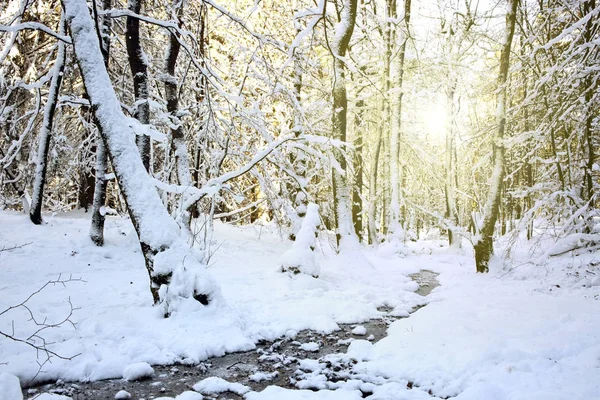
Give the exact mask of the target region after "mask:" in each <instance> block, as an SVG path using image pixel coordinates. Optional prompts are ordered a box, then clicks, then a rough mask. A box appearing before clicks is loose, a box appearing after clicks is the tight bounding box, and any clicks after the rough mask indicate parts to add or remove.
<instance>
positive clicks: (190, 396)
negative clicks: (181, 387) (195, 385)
mask: <svg viewBox="0 0 600 400" xmlns="http://www.w3.org/2000/svg"><path fill="white" fill-rule="evenodd" d="M203 398H204V397H203V396H202V395H201V394H200V393H196V392H192V391H189V390H188V391H185V392H183V393H181V394H180V395H178V396H175V397H174V398H173V397H157V398H155V399H154V400H202V399H203Z"/></svg>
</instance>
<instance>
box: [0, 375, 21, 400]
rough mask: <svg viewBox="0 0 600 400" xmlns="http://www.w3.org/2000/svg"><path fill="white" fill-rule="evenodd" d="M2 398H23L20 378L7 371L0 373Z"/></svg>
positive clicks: (4, 399)
mask: <svg viewBox="0 0 600 400" xmlns="http://www.w3.org/2000/svg"><path fill="white" fill-rule="evenodd" d="M0 400H23V394H22V393H21V383H20V382H19V378H17V377H16V376H14V375H11V374H7V373H1V374H0Z"/></svg>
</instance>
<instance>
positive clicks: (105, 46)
mask: <svg viewBox="0 0 600 400" xmlns="http://www.w3.org/2000/svg"><path fill="white" fill-rule="evenodd" d="M111 3H112V0H103V1H102V9H103V10H110V8H111V7H112V4H111ZM97 18H98V17H97V12H96V24H98V19H97ZM96 29H97V32H98V36H99V40H100V43H101V45H102V48H101V49H100V50H101V51H102V58H103V60H104V66H105V67H106V69H107V70H108V63H109V57H110V29H111V19H110V17H107V16H105V17H102V24H101V27H99V26H98V25H96ZM107 164H108V156H107V154H106V148H105V147H104V143H103V142H102V138H101V137H100V135H98V137H97V138H96V183H95V187H94V203H93V207H92V225H91V227H90V238H91V239H92V242H94V244H95V245H96V246H102V245H104V220H105V217H104V215H105V210H104V207H105V205H106V187H107V185H108V181H107V180H106V173H107Z"/></svg>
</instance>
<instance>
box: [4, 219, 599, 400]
mask: <svg viewBox="0 0 600 400" xmlns="http://www.w3.org/2000/svg"><path fill="white" fill-rule="evenodd" d="M88 226H89V225H88V220H87V217H86V218H82V217H81V215H80V216H79V217H74V216H73V214H69V215H68V217H61V216H57V217H54V218H53V219H51V220H50V221H49V223H48V224H47V225H43V226H41V227H34V226H32V225H31V224H30V223H29V221H28V220H26V218H25V217H24V216H22V215H17V214H12V213H6V212H0V242H1V243H2V246H7V247H10V246H12V245H18V244H24V243H28V242H32V244H31V245H28V246H25V247H23V248H20V249H15V250H12V251H10V252H2V253H0V269H1V270H2V281H1V282H2V283H1V284H0V289H1V290H2V294H3V295H2V297H1V298H0V309H4V308H5V307H6V306H8V305H12V304H16V303H18V302H20V301H22V300H23V299H24V297H26V296H27V295H28V294H29V293H31V292H32V291H33V290H35V289H37V288H38V287H39V286H41V284H43V283H44V282H45V281H47V280H48V279H52V278H56V276H57V275H58V274H59V273H62V274H71V273H72V274H73V275H74V276H78V277H79V276H80V277H82V278H83V279H85V281H86V282H85V283H81V282H73V283H71V284H68V285H67V287H66V288H65V287H58V286H57V287H52V288H49V289H48V290H47V291H44V292H43V295H39V296H36V298H34V300H35V301H34V302H33V303H32V306H33V309H34V310H35V311H36V312H37V313H39V315H41V316H48V318H51V319H52V318H54V319H56V318H59V317H60V316H61V315H63V314H64V312H65V307H66V306H67V303H66V300H67V298H68V296H70V297H71V300H72V302H73V304H74V305H75V306H77V307H80V308H81V309H80V310H77V311H76V313H75V315H74V317H73V320H74V322H76V323H77V329H74V328H73V327H64V328H61V329H56V330H52V331H49V332H48V333H49V335H50V337H49V339H51V340H52V341H55V342H56V344H55V345H53V347H52V348H53V349H54V350H55V351H57V352H58V353H59V354H65V355H70V354H75V353H82V354H81V355H80V356H78V357H77V358H75V359H74V360H73V361H62V360H54V362H53V363H52V364H50V365H47V366H45V367H44V371H45V372H44V373H43V374H42V375H40V378H41V379H50V380H52V379H57V378H63V379H68V380H74V381H77V380H88V379H91V380H95V379H102V378H120V377H121V376H122V374H123V369H124V367H125V366H127V365H128V364H130V363H132V362H139V361H146V362H150V363H153V364H165V363H171V362H174V361H180V362H181V361H182V362H187V363H196V362H198V361H201V360H204V359H206V358H207V357H210V356H218V355H222V354H223V353H225V352H230V351H239V350H248V349H253V348H254V347H255V343H256V342H257V341H258V340H260V339H269V340H272V339H275V338H277V337H280V336H283V335H285V334H286V333H287V334H288V335H289V334H293V332H294V331H299V330H302V329H312V330H315V331H318V332H324V333H327V332H331V331H333V330H335V329H337V327H338V324H339V323H345V322H348V323H350V322H360V321H365V320H367V319H369V318H373V317H377V316H380V315H382V312H381V311H378V310H377V308H378V307H381V306H384V305H385V306H387V307H389V309H392V310H393V312H392V313H393V314H396V315H403V314H404V313H406V312H407V311H408V310H410V309H411V308H412V307H414V306H417V305H420V304H423V303H425V302H426V301H425V300H424V299H423V298H422V297H421V296H418V295H416V294H414V293H412V291H413V290H414V289H415V288H416V284H415V283H414V282H411V281H410V278H409V277H408V276H407V275H408V274H409V273H413V272H417V271H418V270H420V269H430V270H433V271H435V272H440V273H441V275H440V277H439V279H440V282H441V284H442V286H441V287H440V288H438V289H436V290H434V291H433V292H432V293H431V295H429V296H428V300H429V304H428V305H427V307H424V308H421V309H420V310H419V311H417V312H416V313H414V314H413V315H411V316H410V318H406V319H400V320H398V321H396V322H394V323H393V324H392V325H391V327H390V329H389V331H388V337H386V338H384V339H383V340H381V341H380V342H378V343H376V344H372V343H370V342H368V341H366V340H365V341H363V340H358V341H355V342H353V343H352V345H351V346H350V348H349V350H348V353H347V354H340V355H332V356H331V357H330V358H329V361H330V363H332V364H331V365H334V364H335V363H338V364H339V365H342V366H343V368H342V372H347V373H348V374H349V377H350V379H347V380H346V381H344V380H342V381H337V382H332V381H328V380H327V379H323V378H321V377H325V375H326V374H328V373H330V372H331V371H329V372H328V368H333V367H328V366H327V364H326V363H323V365H322V366H320V365H319V364H317V365H316V366H315V365H313V366H312V367H311V368H313V370H312V371H304V372H302V374H299V375H298V383H299V384H298V387H311V385H312V384H315V382H318V381H320V382H321V383H322V387H323V388H324V389H331V390H319V391H315V392H313V391H306V390H304V391H298V390H296V391H291V390H289V389H283V388H277V387H268V388H267V389H265V390H264V391H263V392H250V393H247V394H246V395H245V397H246V398H247V399H249V400H268V399H291V400H294V399H309V400H310V399H354V398H357V399H358V398H362V395H363V394H362V393H361V392H360V391H358V390H357V388H358V387H359V386H360V385H363V386H361V387H362V388H363V389H365V387H368V388H370V390H372V394H371V395H370V396H369V397H368V398H370V399H431V398H432V396H433V398H448V397H452V398H457V399H462V400H464V399H482V400H483V399H485V400H488V399H492V400H495V399H497V400H509V399H510V400H519V399H540V400H541V399H553V400H556V399H565V400H566V399H569V400H570V399H577V400H597V399H600V286H592V287H581V282H580V281H581V279H580V278H577V279H571V278H568V276H567V274H566V273H563V272H564V271H562V272H561V269H569V268H576V267H573V265H575V264H576V262H577V260H570V259H569V258H565V259H564V260H562V261H561V262H562V263H563V266H562V267H560V265H559V267H556V268H554V267H553V269H549V270H544V269H542V267H536V268H537V269H535V270H532V271H529V270H525V269H524V268H520V269H518V268H517V269H516V270H515V271H514V272H511V273H507V272H506V271H499V270H494V269H493V270H492V272H491V273H490V274H487V275H477V274H475V273H474V269H475V268H474V266H473V261H472V258H471V256H470V255H469V254H466V255H460V254H454V253H450V252H449V251H448V250H446V249H441V248H439V247H438V246H437V245H431V244H422V243H419V244H417V245H416V246H419V252H420V253H433V254H432V255H424V254H421V255H415V256H408V257H406V258H403V259H400V258H395V257H389V256H387V257H383V256H378V255H377V254H375V253H368V254H367V257H368V260H369V261H370V262H369V263H367V262H366V260H365V259H361V258H360V257H356V256H355V257H333V256H332V255H331V254H330V251H329V250H328V249H326V248H323V249H322V250H319V251H321V252H322V253H323V254H321V256H320V259H321V262H322V273H321V276H320V278H319V279H313V278H310V277H306V276H298V277H295V278H294V279H292V278H290V277H288V276H287V275H285V274H281V273H279V272H277V270H276V269H277V259H278V257H279V255H280V254H282V253H283V252H284V251H285V250H286V249H287V248H288V246H289V243H288V242H286V241H281V240H280V239H278V237H277V235H275V234H273V233H271V232H268V231H267V230H266V228H265V230H264V231H262V232H261V231H260V228H257V227H250V228H246V229H243V230H242V229H237V228H231V227H227V226H218V227H217V228H218V229H217V237H216V242H217V246H218V247H219V248H218V251H217V252H216V253H215V255H214V257H213V259H212V260H211V262H212V263H214V264H213V265H212V266H211V267H210V271H211V273H212V274H213V275H214V276H215V278H216V279H217V280H218V281H219V284H220V285H221V286H222V291H223V297H224V298H225V299H226V301H227V304H216V305H211V306H209V307H207V308H206V309H205V310H203V311H202V312H196V313H194V314H193V315H191V316H184V315H174V316H173V317H172V318H170V319H167V320H165V319H162V318H160V316H159V315H157V314H156V312H155V310H154V309H153V308H152V307H150V306H149V305H150V304H151V298H150V294H149V291H148V289H147V282H148V278H147V275H146V272H145V270H144V268H143V266H142V259H141V256H140V254H139V252H138V251H137V250H136V246H135V245H136V243H135V236H134V235H135V234H134V233H133V232H132V230H131V228H130V227H129V224H128V221H126V220H121V219H111V220H109V223H108V234H107V245H106V246H105V247H104V248H96V247H95V246H93V245H92V244H90V242H89V239H88V238H87V229H88ZM426 246H430V247H429V248H427V247H426ZM559 264H560V263H559ZM540 271H541V273H540ZM590 273H596V274H600V271H598V269H596V270H595V271H590ZM569 274H570V275H571V276H573V275H574V272H573V271H570V272H569ZM67 310H68V308H67ZM3 317H4V316H3ZM12 319H14V320H15V326H16V328H17V333H21V334H26V333H27V332H28V330H30V329H31V326H29V325H28V324H27V315H25V314H24V313H15V312H11V315H10V319H9V318H2V319H0V330H5V329H7V326H8V327H9V329H10V322H11V320H12ZM348 360H355V361H357V362H356V363H355V362H354V361H352V362H348ZM0 362H7V363H8V364H6V365H0V372H10V373H13V374H16V375H18V376H19V377H20V378H21V380H22V381H27V380H28V379H30V378H31V377H32V376H33V375H34V374H35V372H36V371H37V368H36V367H37V366H36V364H35V353H34V352H32V350H31V349H29V348H27V347H26V346H23V345H19V344H16V343H12V342H7V341H1V342H0ZM344 368H345V369H344ZM302 382H304V384H303V383H302ZM361 382H362V383H361ZM365 385H367V386H365ZM332 389H338V390H336V391H333V390H332Z"/></svg>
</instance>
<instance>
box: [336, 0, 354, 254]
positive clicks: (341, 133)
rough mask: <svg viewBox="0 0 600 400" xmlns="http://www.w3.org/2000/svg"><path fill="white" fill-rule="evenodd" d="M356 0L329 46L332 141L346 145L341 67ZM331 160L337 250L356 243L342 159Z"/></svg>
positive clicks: (346, 7) (349, 0)
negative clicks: (330, 46) (331, 64)
mask: <svg viewBox="0 0 600 400" xmlns="http://www.w3.org/2000/svg"><path fill="white" fill-rule="evenodd" d="M357 5H358V0H346V1H345V2H344V9H343V11H342V15H341V20H340V22H339V24H338V26H337V29H336V37H335V39H334V41H333V45H332V49H331V50H332V53H333V57H334V61H333V69H334V74H333V91H332V97H333V113H332V128H333V129H332V131H333V132H332V133H333V137H334V138H335V139H338V140H341V141H343V142H345V141H346V128H347V126H346V123H347V121H346V119H347V111H348V110H347V108H348V98H347V93H346V77H345V69H346V66H345V63H344V61H343V59H342V57H344V56H345V55H346V52H347V50H348V44H349V43H350V38H351V37H352V33H353V31H354V25H355V22H356V9H357ZM334 156H335V158H336V161H337V163H338V164H339V166H340V170H338V169H337V168H334V169H333V197H334V214H335V221H336V226H337V231H338V233H337V243H338V246H341V247H345V242H348V244H349V245H351V243H352V242H357V238H356V235H355V234H354V226H353V222H352V209H351V207H352V194H351V187H350V185H349V182H348V177H347V176H346V172H347V171H346V167H347V166H346V159H345V157H344V155H343V154H342V153H341V151H339V150H335V151H334Z"/></svg>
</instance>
